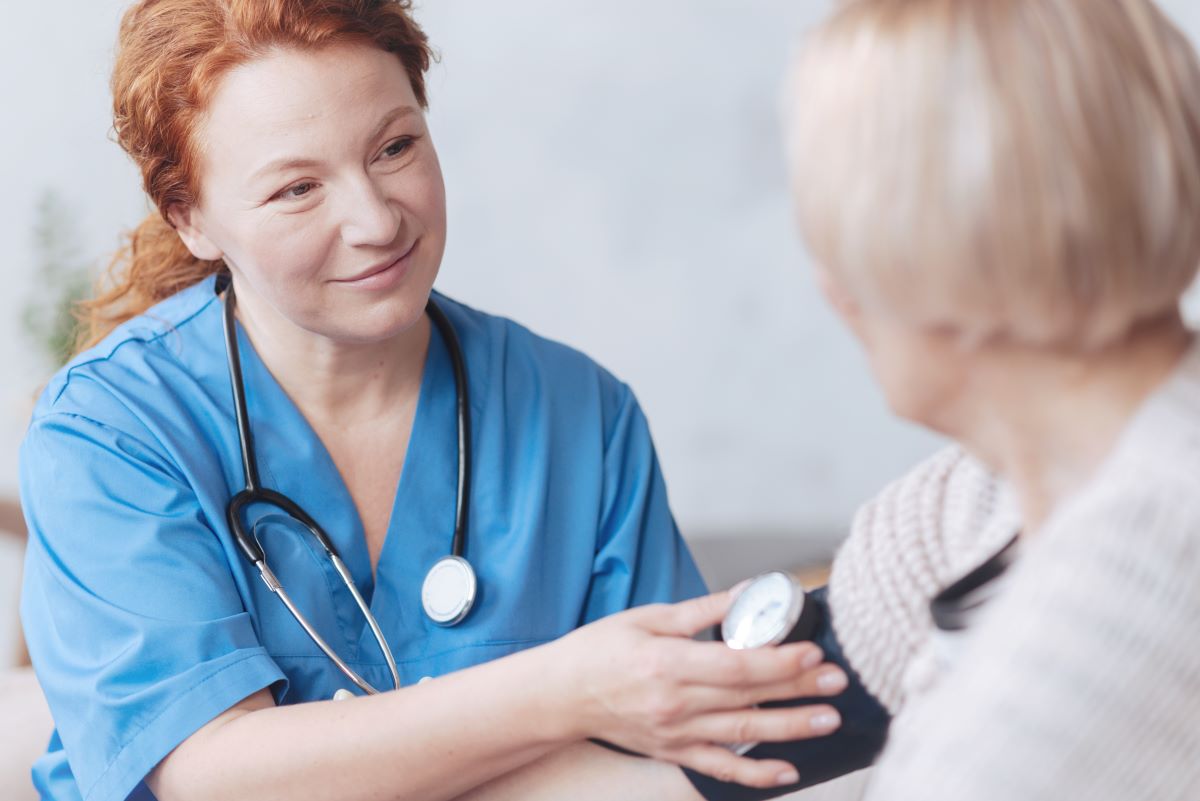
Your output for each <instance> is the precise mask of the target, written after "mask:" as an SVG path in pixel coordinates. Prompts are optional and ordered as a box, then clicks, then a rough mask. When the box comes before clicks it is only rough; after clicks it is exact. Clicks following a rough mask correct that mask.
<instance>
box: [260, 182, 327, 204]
mask: <svg viewBox="0 0 1200 801" xmlns="http://www.w3.org/2000/svg"><path fill="white" fill-rule="evenodd" d="M316 186H317V185H316V183H314V182H313V181H304V182H302V183H298V184H292V185H291V186H289V187H288V188H287V189H283V190H281V191H279V192H277V193H276V194H275V196H274V197H273V198H271V199H272V200H298V199H299V198H302V197H304V196H305V195H307V194H308V193H310V192H312V191H313V189H315V188H316Z"/></svg>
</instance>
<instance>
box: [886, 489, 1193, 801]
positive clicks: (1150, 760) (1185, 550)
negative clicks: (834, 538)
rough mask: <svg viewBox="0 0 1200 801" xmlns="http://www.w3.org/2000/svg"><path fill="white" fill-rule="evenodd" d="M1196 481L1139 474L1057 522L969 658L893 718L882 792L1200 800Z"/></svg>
mask: <svg viewBox="0 0 1200 801" xmlns="http://www.w3.org/2000/svg"><path fill="white" fill-rule="evenodd" d="M1187 480H1190V481H1192V482H1193V484H1192V486H1190V487H1189V486H1187V485H1186V484H1185V483H1184V479H1181V478H1179V477H1176V478H1175V479H1174V480H1172V479H1171V477H1170V476H1166V475H1155V476H1153V477H1151V478H1150V479H1149V481H1147V480H1146V478H1145V477H1144V476H1143V477H1142V479H1141V480H1140V481H1138V482H1137V483H1136V485H1137V486H1141V487H1146V489H1143V490H1139V491H1137V492H1121V493H1116V494H1110V495H1109V496H1108V498H1107V499H1096V498H1093V499H1090V500H1089V499H1076V501H1075V502H1073V503H1070V504H1069V505H1068V506H1066V507H1064V509H1062V510H1061V511H1060V512H1059V513H1057V514H1056V515H1055V517H1054V518H1052V519H1051V520H1050V521H1048V523H1047V524H1046V526H1044V527H1043V529H1042V530H1041V531H1040V532H1039V533H1038V535H1037V536H1036V538H1035V539H1033V540H1031V541H1030V542H1029V543H1027V544H1026V545H1025V547H1024V548H1023V553H1022V556H1021V558H1020V561H1019V562H1018V563H1017V565H1016V566H1015V567H1014V568H1013V571H1014V572H1013V574H1012V576H1011V579H1010V580H1009V581H1008V583H1007V584H1006V586H1005V588H1004V592H1003V593H1002V594H1001V595H1000V596H998V597H997V598H995V599H994V600H993V601H992V603H991V605H989V606H988V608H987V609H986V610H985V612H984V614H983V616H982V617H981V619H980V621H979V622H978V624H977V625H975V626H973V627H972V629H971V631H970V633H969V634H968V635H967V639H966V641H965V642H964V651H963V652H962V658H961V661H960V662H959V663H958V664H956V666H955V668H954V669H953V671H952V672H951V673H950V674H949V675H948V676H947V677H946V678H945V680H944V681H942V682H941V683H940V684H939V686H938V687H937V688H936V689H934V690H933V691H931V692H930V693H929V694H928V695H927V696H923V697H922V698H921V699H920V700H919V701H914V702H913V704H912V707H911V708H910V709H906V710H905V715H903V716H902V717H901V718H900V719H898V720H897V721H896V723H895V725H894V726H893V730H892V736H891V739H890V740H889V744H888V749H887V751H886V752H885V755H884V757H883V760H882V761H881V763H880V765H879V767H878V769H877V773H876V775H875V779H874V782H873V785H872V792H871V794H870V796H869V797H870V798H871V799H872V800H873V801H916V800H917V799H920V801H962V799H971V800H972V801H1059V800H1060V799H1064V798H1086V799H1089V801H1126V800H1127V799H1131V798H1137V799H1143V800H1144V801H1160V800H1161V801H1166V800H1167V799H1173V800H1177V799H1183V798H1195V797H1196V793H1197V792H1200V728H1198V727H1197V726H1196V721H1197V720H1200V692H1198V691H1197V690H1198V687H1200V684H1198V682H1200V648H1198V647H1197V645H1196V631H1197V629H1196V621H1197V620H1200V582H1198V581H1197V576H1200V555H1198V550H1200V498H1197V497H1196V494H1195V488H1194V477H1189V478H1188V479H1187ZM1150 482H1154V483H1153V485H1151V484H1150ZM1126 486H1135V483H1134V482H1133V481H1130V482H1128V483H1127V485H1126Z"/></svg>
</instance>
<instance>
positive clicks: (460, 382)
mask: <svg viewBox="0 0 1200 801" xmlns="http://www.w3.org/2000/svg"><path fill="white" fill-rule="evenodd" d="M224 305H225V310H224V311H225V316H224V322H225V350H226V353H227V354H228V358H229V377H230V379H231V380H232V383H233V403H234V406H235V408H236V410H237V429H238V440H239V443H240V445H241V451H242V469H243V471H244V473H245V477H246V488H245V489H243V490H242V491H241V492H239V493H238V494H236V495H234V496H233V498H232V499H231V500H230V501H229V505H228V506H226V508H225V517H226V520H227V521H228V523H229V528H230V530H231V531H232V532H233V536H234V537H235V538H236V539H237V543H238V546H240V547H241V549H242V553H244V554H245V555H246V558H247V559H249V560H250V562H251V563H253V565H254V566H255V567H256V568H258V572H259V575H260V576H261V577H262V580H263V582H265V583H266V585H267V587H268V588H269V589H270V590H271V592H273V593H275V595H277V596H278V597H279V600H281V601H282V602H283V605H284V606H286V607H287V609H288V611H289V612H291V614H292V617H294V618H295V619H296V622H297V623H299V624H300V626H301V627H302V628H303V629H304V631H305V632H306V633H307V634H308V636H309V637H311V638H312V641H313V642H314V643H316V645H317V647H318V648H320V649H321V650H322V651H323V652H324V653H325V655H326V656H328V657H329V658H330V659H331V660H332V661H333V663H334V664H336V665H337V666H338V668H339V669H340V670H341V671H342V673H344V674H345V675H346V677H347V678H348V679H350V680H351V681H352V682H354V683H355V684H356V685H358V686H359V687H360V688H361V689H362V690H363V691H364V692H366V693H368V694H371V695H374V694H376V693H378V692H379V691H378V690H377V689H375V688H374V687H373V686H371V684H370V683H369V682H367V680H366V679H364V678H363V677H362V676H360V675H358V673H357V672H355V670H354V669H353V668H351V667H350V666H349V665H348V664H346V662H345V661H343V660H342V658H341V657H339V656H338V655H337V653H335V652H334V650H333V649H332V648H330V647H329V644H328V643H327V642H325V639H324V638H323V637H321V635H320V634H319V633H318V632H317V630H316V629H314V628H313V626H312V624H310V623H309V622H308V619H307V618H306V617H305V616H304V614H303V613H302V612H301V611H300V610H299V609H298V608H297V607H296V605H295V604H294V603H293V602H292V599H291V597H290V596H289V595H288V594H287V591H286V590H284V588H283V585H282V584H281V583H280V581H279V579H278V578H276V576H275V574H274V573H273V572H271V568H270V566H268V564H267V556H266V554H265V553H264V552H263V547H262V543H261V542H259V540H258V536H257V535H256V534H255V533H254V531H253V527H251V530H250V531H249V532H247V531H246V528H245V526H244V525H243V524H242V511H243V510H244V509H245V508H246V507H247V506H249V505H250V504H252V503H265V504H269V505H271V506H274V507H276V508H277V509H281V510H283V512H285V513H286V514H287V515H288V516H289V517H290V518H292V519H293V520H295V521H297V522H299V523H300V524H301V525H302V526H304V527H305V528H306V529H308V531H309V532H310V533H311V534H312V535H313V537H315V538H316V540H317V542H319V543H320V544H321V547H322V548H324V549H325V555H326V556H327V557H328V558H329V561H330V562H332V563H333V567H334V569H335V570H336V571H337V572H338V575H339V576H341V577H342V582H343V583H344V584H345V585H346V589H348V590H349V591H350V594H351V595H352V596H353V597H354V601H355V603H357V604H358V608H359V609H360V610H361V611H362V613H363V616H364V617H365V618H366V620H367V625H369V626H370V627H371V633H372V634H374V635H375V642H376V643H378V645H379V650H380V651H382V652H383V657H384V659H386V660H387V665H388V669H389V670H390V671H391V673H392V683H393V685H394V686H395V687H396V689H400V672H399V671H398V670H397V669H396V660H395V658H394V657H393V656H392V649H391V648H390V647H388V644H387V640H386V639H385V638H384V636H383V632H382V631H381V630H380V628H379V623H378V622H377V621H376V620H375V616H374V615H373V614H371V611H370V610H369V609H368V608H367V604H366V601H364V600H363V597H362V595H361V594H360V593H359V591H358V587H356V586H355V584H354V579H353V578H352V577H351V576H350V571H349V570H347V569H346V565H345V563H343V562H342V558H341V556H339V555H338V552H337V548H336V547H334V544H333V542H332V541H331V540H330V539H329V537H328V536H327V535H326V534H325V531H324V530H323V529H322V528H321V526H320V524H318V523H317V521H315V520H313V519H312V517H310V516H309V515H308V513H307V512H305V511H304V510H303V509H301V508H300V506H299V505H298V504H296V503H295V502H294V501H292V499H291V498H288V497H287V496H286V495H283V494H282V493H279V492H276V491H274V490H271V489H267V488H266V487H264V486H262V484H261V483H260V481H259V478H258V459H257V457H256V455H255V452H254V437H253V435H252V433H251V431H250V415H249V413H248V412H247V410H246V387H245V385H244V383H243V381H242V360H241V355H240V353H239V351H238V343H237V333H236V328H235V326H234V316H233V308H234V297H233V286H232V284H230V285H229V286H228V287H227V289H226V290H225V301H224ZM425 312H426V313H427V314H428V315H429V317H430V319H432V320H433V322H434V324H435V325H436V326H437V328H438V331H439V332H440V333H441V335H442V339H443V340H445V342H446V348H447V350H449V352H450V362H451V364H452V365H453V368H454V386H455V390H456V393H457V400H458V403H457V406H458V497H457V502H456V507H455V518H454V539H453V541H452V543H451V546H450V555H449V556H443V557H442V558H441V559H439V560H438V561H437V562H436V563H435V564H434V565H433V567H431V568H430V569H429V572H428V573H427V574H426V576H425V581H424V583H423V584H422V585H421V605H422V606H423V607H424V609H425V614H426V615H428V617H429V619H430V620H431V621H433V622H434V623H436V624H438V625H439V626H453V625H455V624H457V623H459V622H460V621H462V620H463V618H465V617H466V616H467V615H468V614H469V613H470V611H471V607H472V606H474V604H475V595H476V592H477V590H478V581H477V579H476V577H475V571H474V569H472V567H471V564H470V562H468V561H467V560H466V558H465V557H464V556H463V553H464V552H465V551H466V547H467V509H468V504H469V501H470V496H471V412H470V406H469V401H468V391H467V371H466V366H465V364H464V361H463V355H462V347H461V346H460V345H459V342H458V336H457V335H456V334H455V332H454V326H453V325H451V323H450V320H449V319H448V318H447V317H446V315H445V313H444V312H443V311H442V310H441V309H440V308H439V307H438V305H437V304H436V303H434V302H433V299H432V298H430V300H429V302H428V303H427V304H426V306H425Z"/></svg>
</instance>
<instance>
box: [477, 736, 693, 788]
mask: <svg viewBox="0 0 1200 801" xmlns="http://www.w3.org/2000/svg"><path fill="white" fill-rule="evenodd" d="M614 798H620V799H627V800H628V801H702V798H701V796H700V795H699V793H697V792H696V790H695V789H693V788H692V785H691V783H689V782H688V780H687V779H686V778H684V775H683V771H681V770H680V769H679V768H678V766H675V765H668V764H666V763H664V762H657V761H655V760H653V759H643V758H640V757H633V756H626V755H624V754H619V753H617V752H615V751H610V750H608V749H607V748H603V747H601V746H598V745H593V744H592V743H586V742H582V743H576V744H575V745H572V746H568V747H566V748H563V749H560V750H558V751H554V752H552V753H550V754H547V755H546V756H544V757H542V758H541V759H539V760H537V761H536V762H532V763H530V764H528V765H526V766H525V767H523V768H519V769H518V770H515V771H513V772H512V773H509V774H507V775H505V776H501V777H500V778H498V779H495V780H493V781H491V782H489V783H488V784H485V785H483V786H482V787H478V788H476V789H475V790H473V791H471V792H469V793H467V794H466V795H464V796H461V797H460V798H459V799H457V801H542V799H545V801H562V800H563V799H570V801H612V799H614Z"/></svg>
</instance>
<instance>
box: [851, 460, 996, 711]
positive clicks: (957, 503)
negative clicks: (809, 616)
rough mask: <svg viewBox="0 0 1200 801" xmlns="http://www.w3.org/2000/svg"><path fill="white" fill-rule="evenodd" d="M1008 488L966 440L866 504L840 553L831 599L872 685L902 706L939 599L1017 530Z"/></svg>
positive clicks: (880, 694)
mask: <svg viewBox="0 0 1200 801" xmlns="http://www.w3.org/2000/svg"><path fill="white" fill-rule="evenodd" d="M1018 525H1019V524H1018V517H1017V510H1016V504H1015V503H1014V501H1013V499H1012V497H1011V493H1010V492H1009V491H1008V489H1007V488H1006V487H1005V486H1004V485H1003V484H1002V483H1001V482H1000V481H998V480H997V479H996V477H995V476H994V475H993V474H992V473H991V472H990V471H989V470H988V469H987V468H986V467H984V466H983V465H982V464H980V463H979V462H978V461H977V460H975V459H974V458H972V457H971V456H970V455H969V454H967V453H966V452H965V451H963V450H962V449H961V448H957V447H952V448H947V449H945V450H943V451H940V452H938V453H936V454H934V455H933V456H932V457H930V458H929V459H927V460H925V461H924V462H922V463H921V464H919V465H917V466H916V467H915V468H913V469H912V470H911V471H909V473H907V474H906V475H905V476H903V477H901V478H900V479H898V480H897V481H894V482H893V483H891V484H890V485H888V486H887V487H885V488H884V490H883V491H882V492H880V493H879V495H877V496H876V497H875V498H874V499H873V500H871V501H870V502H869V503H867V504H865V505H864V506H863V507H862V509H861V510H859V512H858V514H857V515H856V516H855V518H854V522H853V524H852V525H851V530H850V534H849V536H848V537H847V539H846V542H845V543H844V544H843V546H842V548H841V550H840V551H839V553H838V555H837V558H836V559H835V561H834V568H833V574H832V576H831V579H830V608H831V612H832V615H833V625H834V628H835V630H836V632H837V636H838V639H839V641H840V642H842V644H843V647H844V649H845V651H846V654H847V657H848V658H849V660H850V662H851V665H852V666H853V667H854V668H855V669H856V670H857V671H858V672H859V673H860V675H861V676H862V679H863V682H864V684H865V685H866V686H867V688H868V689H869V690H871V691H872V693H873V694H875V695H876V697H878V698H879V699H880V700H881V701H882V702H883V703H884V704H885V705H887V706H888V707H889V708H890V709H892V710H893V711H894V710H895V709H896V708H898V706H899V704H900V702H901V686H902V677H903V674H904V672H905V670H906V668H907V665H908V663H909V661H910V660H911V658H912V657H913V655H914V654H915V653H916V652H917V651H918V650H919V648H920V647H921V646H922V645H923V643H924V642H925V641H926V639H927V638H928V636H929V632H930V630H931V629H932V626H933V621H932V618H931V617H930V613H929V602H930V600H931V599H932V598H933V597H934V596H935V595H936V594H937V593H938V592H940V591H941V590H942V589H944V588H945V587H946V586H948V585H949V584H950V583H952V582H953V581H954V580H956V579H958V578H959V577H961V576H962V575H963V574H964V573H966V572H968V571H969V570H970V569H971V568H973V567H975V566H976V565H977V564H978V563H980V562H982V561H983V560H985V559H986V558H987V557H988V556H990V555H991V554H992V553H994V552H996V551H998V550H999V549H1000V548H1001V547H1003V546H1004V544H1005V543H1007V542H1008V541H1009V540H1011V539H1012V537H1013V536H1014V535H1015V533H1016V531H1017V527H1018Z"/></svg>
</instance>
